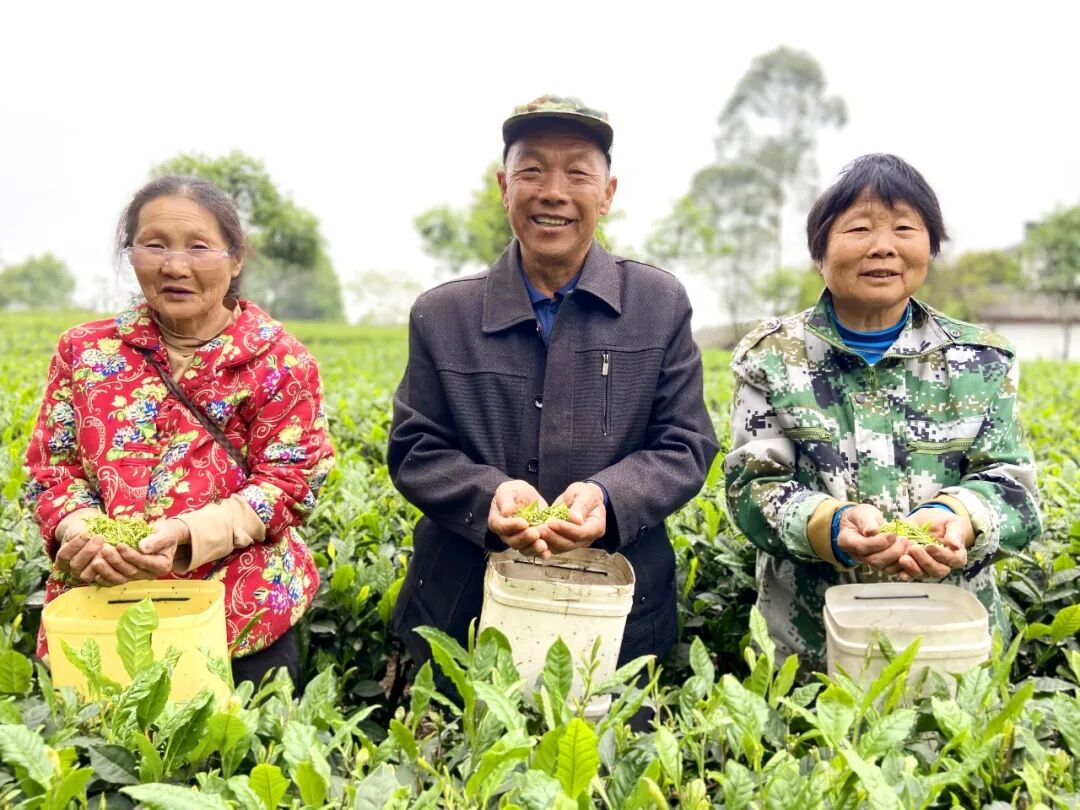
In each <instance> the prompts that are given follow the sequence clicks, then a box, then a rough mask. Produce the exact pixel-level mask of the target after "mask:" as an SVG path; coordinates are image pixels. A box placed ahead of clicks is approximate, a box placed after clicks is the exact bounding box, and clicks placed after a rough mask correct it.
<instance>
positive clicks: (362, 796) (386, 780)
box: [353, 763, 400, 810]
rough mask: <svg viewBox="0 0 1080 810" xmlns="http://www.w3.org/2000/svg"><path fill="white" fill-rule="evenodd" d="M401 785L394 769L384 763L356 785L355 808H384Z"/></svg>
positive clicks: (364, 809) (381, 809)
mask: <svg viewBox="0 0 1080 810" xmlns="http://www.w3.org/2000/svg"><path fill="white" fill-rule="evenodd" d="M399 787H400V785H399V784H398V780H397V777H395V776H394V769H393V768H391V767H390V766H389V765H387V764H386V763H383V764H382V765H380V766H379V767H378V768H376V769H375V770H373V771H372V772H371V773H369V774H368V775H367V776H366V777H364V780H363V781H362V782H360V784H358V785H357V786H356V797H355V799H354V800H353V810H383V808H385V807H386V805H387V803H388V802H389V801H390V800H391V799H392V798H393V796H394V793H395V792H396V791H397V789H398V788H399Z"/></svg>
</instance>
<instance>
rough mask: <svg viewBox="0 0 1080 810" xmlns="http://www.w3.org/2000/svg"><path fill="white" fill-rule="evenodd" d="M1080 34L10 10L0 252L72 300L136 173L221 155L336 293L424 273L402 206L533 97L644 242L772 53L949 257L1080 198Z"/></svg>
mask: <svg viewBox="0 0 1080 810" xmlns="http://www.w3.org/2000/svg"><path fill="white" fill-rule="evenodd" d="M1078 31H1080V4H1077V3H1075V2H1038V1H1029V2H1025V3H1015V2H1014V3H995V2H982V3H978V4H976V3H959V2H956V3H950V2H945V0H937V1H936V2H904V3H895V2H886V3H874V2H859V3H847V2H844V3H840V2H836V3H834V2H819V3H807V2H791V3H786V2H785V3H781V2H773V3H765V2H746V3H742V4H738V5H736V4H730V3H720V2H711V3H683V2H676V1H675V0H668V1H667V2H662V3H647V4H637V3H632V2H626V1H625V0H624V2H590V1H589V0H576V2H572V3H555V4H549V3H528V4H519V3H510V2H501V3H494V2H493V3H479V2H464V0H461V1H460V2H438V3H436V2H431V3H427V2H411V3H378V4H364V5H361V4H349V5H348V6H346V5H345V4H333V3H317V2H308V3H301V2H298V1H297V2H291V3H274V2H225V0H218V2H202V0H198V1H196V0H189V1H187V2H175V3H158V2H139V3H135V2H123V3H120V2H104V3H51V2H18V3H14V2H11V3H4V4H3V5H2V6H0V261H2V262H5V263H12V262H17V261H22V260H23V259H25V258H26V257H27V256H29V255H32V254H37V253H41V252H44V251H47V250H48V251H52V252H53V253H56V254H57V255H59V256H61V257H62V258H63V259H65V260H66V261H67V262H68V264H69V266H70V267H71V268H72V270H74V271H75V272H76V274H77V275H78V276H79V277H80V280H81V286H80V294H81V295H82V296H83V298H84V299H89V296H90V294H91V291H92V290H93V288H94V286H95V285H96V284H97V283H98V282H96V279H100V278H107V277H109V276H110V275H111V274H113V270H112V265H111V256H110V248H111V236H112V234H113V231H114V229H115V223H116V218H117V216H118V214H119V212H120V210H121V209H122V208H123V206H124V205H125V204H126V202H127V201H128V199H129V198H130V195H131V193H132V192H133V191H134V190H135V189H136V188H137V187H138V186H139V185H140V184H141V183H142V182H144V181H145V179H146V177H147V172H148V170H149V168H150V167H151V166H152V165H153V164H155V163H157V162H159V161H161V160H164V159H167V158H169V157H172V156H173V155H175V154H177V153H179V152H184V151H192V150H197V151H201V152H205V153H208V154H211V155H218V154H223V153H225V152H228V151H230V150H233V149H240V150H242V151H244V152H246V153H248V154H250V155H253V156H255V157H258V158H260V159H262V160H263V161H265V163H266V165H267V167H268V169H269V171H270V173H271V175H272V177H273V178H274V180H275V181H276V182H277V184H278V185H279V187H281V188H282V189H283V190H285V191H287V192H288V193H290V194H291V195H292V196H293V198H294V199H295V200H296V201H297V203H299V204H300V205H302V206H304V207H306V208H308V209H310V210H311V211H312V212H314V213H315V214H316V215H317V216H318V218H319V219H320V221H321V223H322V230H323V233H324V235H325V237H326V239H327V242H328V245H329V250H330V254H331V257H332V258H333V261H334V264H335V267H336V269H337V271H338V273H339V274H340V275H341V276H342V278H343V279H344V280H346V281H347V280H348V279H349V278H350V277H352V276H353V275H354V274H355V273H357V272H359V271H362V270H366V269H371V268H376V269H380V270H391V271H395V272H400V273H402V274H408V275H410V276H413V277H415V278H417V279H419V280H420V281H421V282H422V283H424V284H428V283H430V280H431V279H432V278H433V276H432V270H433V262H432V261H431V260H430V259H428V258H427V257H426V256H425V255H424V254H423V253H422V252H421V250H420V247H419V240H418V238H417V236H416V233H415V231H414V229H413V227H412V219H413V217H414V216H415V215H416V214H417V213H418V212H420V211H421V210H423V209H425V208H427V207H429V206H431V205H434V204H437V203H440V202H450V203H453V204H464V203H465V202H466V201H467V200H468V198H469V195H470V193H471V192H472V190H473V189H474V188H475V187H476V186H477V185H478V184H479V175H480V172H481V171H482V170H483V168H484V167H485V166H486V165H487V164H488V163H489V162H490V161H491V160H492V159H494V158H495V157H496V156H498V154H499V151H500V149H501V140H500V125H501V122H502V120H503V118H505V117H506V115H507V114H509V112H510V110H511V108H512V107H513V105H514V104H516V103H519V102H524V101H527V100H529V99H531V98H533V97H535V96H538V95H540V94H542V93H545V92H552V93H557V94H564V95H578V96H581V97H582V98H583V99H584V100H585V101H586V102H587V103H589V104H590V105H593V106H597V107H601V108H603V109H607V110H608V111H609V113H610V115H611V119H612V123H613V126H614V128H615V148H614V152H613V154H614V170H615V173H616V174H617V175H618V177H619V190H618V194H617V196H616V201H615V202H616V208H617V209H619V210H621V211H623V212H624V217H623V218H622V219H621V220H620V221H618V222H617V223H615V224H614V225H613V226H612V232H613V234H614V236H615V238H616V239H617V240H619V241H620V242H621V243H623V244H626V243H629V244H632V245H640V244H641V243H642V242H643V241H644V237H645V234H646V233H647V232H648V229H649V227H650V226H651V224H652V223H653V222H654V221H656V220H657V219H659V218H660V217H662V216H663V215H664V214H665V213H667V212H668V210H670V205H671V203H672V201H673V200H674V199H675V198H676V197H678V196H679V195H680V194H681V193H682V192H683V191H685V189H686V187H687V183H688V181H689V178H690V176H691V175H692V174H693V172H694V171H695V170H696V169H698V168H700V167H701V166H702V165H704V164H705V163H707V162H708V161H709V160H710V159H711V158H712V155H713V138H714V136H715V132H716V118H717V115H718V113H719V110H720V108H721V106H722V105H723V103H724V101H725V99H726V98H727V96H728V94H729V93H730V91H731V89H732V87H733V86H734V84H735V82H736V81H737V80H738V78H739V77H740V76H741V75H742V73H743V72H744V71H745V69H746V68H747V66H748V65H749V63H750V61H751V59H753V57H754V56H756V55H758V54H761V53H763V52H765V51H768V50H770V49H772V48H774V47H776V46H777V45H781V44H786V45H790V46H793V47H797V48H802V49H805V50H807V51H809V52H810V53H812V54H813V55H814V56H815V57H816V58H817V59H818V60H819V61H820V62H821V64H822V66H823V67H824V70H825V73H826V76H827V78H828V80H829V87H830V90H831V91H832V92H834V93H838V94H840V95H841V96H842V97H843V98H844V99H845V100H846V102H847V104H848V110H849V115H850V121H849V124H848V126H847V127H846V128H845V129H844V130H842V131H841V132H839V133H836V134H830V135H827V136H826V137H824V138H823V140H822V144H821V147H822V148H821V154H820V165H821V170H822V181H823V182H824V181H826V180H828V179H829V178H830V177H832V175H834V174H835V172H836V171H837V170H838V169H839V168H840V167H841V166H842V165H843V164H844V163H846V162H847V161H848V160H850V159H851V158H853V157H855V156H857V155H859V154H862V153H865V152H870V151H892V152H896V153H897V154H899V155H901V156H903V157H904V158H906V159H907V160H909V161H910V162H912V163H913V164H914V165H915V166H916V167H917V168H918V169H920V170H921V171H922V172H923V174H924V175H926V177H927V178H928V179H929V181H930V182H931V184H932V185H933V186H934V187H935V189H936V190H937V192H938V196H939V197H940V199H941V202H942V206H943V208H944V211H945V216H946V222H947V225H948V226H949V228H950V230H951V232H952V236H953V244H952V250H954V251H957V250H969V249H978V248H995V247H1004V246H1008V245H1012V244H1015V243H1016V242H1018V241H1020V240H1021V239H1022V237H1023V228H1024V223H1025V222H1026V221H1029V220H1033V219H1037V218H1039V217H1041V216H1043V215H1044V214H1046V213H1047V212H1049V211H1051V210H1052V209H1053V208H1054V207H1055V206H1057V205H1070V204H1076V203H1080V137H1078V134H1080V128H1078V126H1077V123H1078V118H1080V112H1078V110H1080V102H1078V90H1077V86H1078V81H1080V47H1078V45H1077V39H1076V38H1077V32H1078ZM699 309H701V311H702V312H703V313H705V312H707V309H708V308H707V307H699ZM699 322H700V321H699Z"/></svg>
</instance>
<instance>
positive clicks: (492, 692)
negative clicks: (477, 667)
mask: <svg viewBox="0 0 1080 810" xmlns="http://www.w3.org/2000/svg"><path fill="white" fill-rule="evenodd" d="M474 687H475V689H476V696H477V698H479V699H480V700H482V701H484V703H485V704H486V705H487V708H488V711H489V712H491V713H492V714H493V715H495V717H496V718H497V719H498V721H499V722H500V723H502V725H503V727H504V728H505V729H506V730H507V731H518V730H522V731H523V730H524V729H525V718H524V717H523V716H522V714H521V712H520V711H519V710H518V708H517V707H516V706H514V704H513V703H512V702H511V700H510V698H508V697H507V696H506V695H504V694H503V693H502V692H500V691H499V690H498V689H496V688H495V687H494V686H491V685H490V684H486V683H480V682H477V683H475V684H474Z"/></svg>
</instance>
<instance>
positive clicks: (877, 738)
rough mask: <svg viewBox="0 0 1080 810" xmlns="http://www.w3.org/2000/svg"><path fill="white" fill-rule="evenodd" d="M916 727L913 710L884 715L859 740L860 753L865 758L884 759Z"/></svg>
mask: <svg viewBox="0 0 1080 810" xmlns="http://www.w3.org/2000/svg"><path fill="white" fill-rule="evenodd" d="M914 725H915V711H914V710H913V709H897V710H895V711H893V712H892V713H891V714H886V715H882V716H881V717H879V718H878V719H877V721H876V722H874V723H873V724H872V725H871V726H870V728H869V729H868V730H867V731H866V733H865V734H864V735H863V736H862V738H861V739H860V740H859V753H860V754H861V755H862V756H864V757H874V758H877V757H882V756H884V755H885V754H887V753H888V752H889V751H892V750H894V749H896V748H898V747H899V745H900V743H901V742H903V741H904V740H905V739H907V736H908V734H910V733H911V728H912V726H914Z"/></svg>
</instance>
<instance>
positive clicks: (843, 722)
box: [815, 686, 855, 748]
mask: <svg viewBox="0 0 1080 810" xmlns="http://www.w3.org/2000/svg"><path fill="white" fill-rule="evenodd" d="M815 708H816V709H817V721H818V728H819V729H821V733H822V734H824V735H825V739H826V740H827V741H828V743H829V745H831V746H833V747H834V748H835V747H836V746H838V745H839V744H840V741H841V740H843V739H844V738H845V737H846V736H847V733H848V731H849V730H850V729H851V725H852V723H854V722H855V698H853V697H852V696H851V693H849V692H847V691H846V690H844V689H841V688H840V687H839V686H829V687H828V688H826V690H825V691H824V692H822V693H821V695H820V696H819V697H818V700H817V705H816V707H815Z"/></svg>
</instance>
